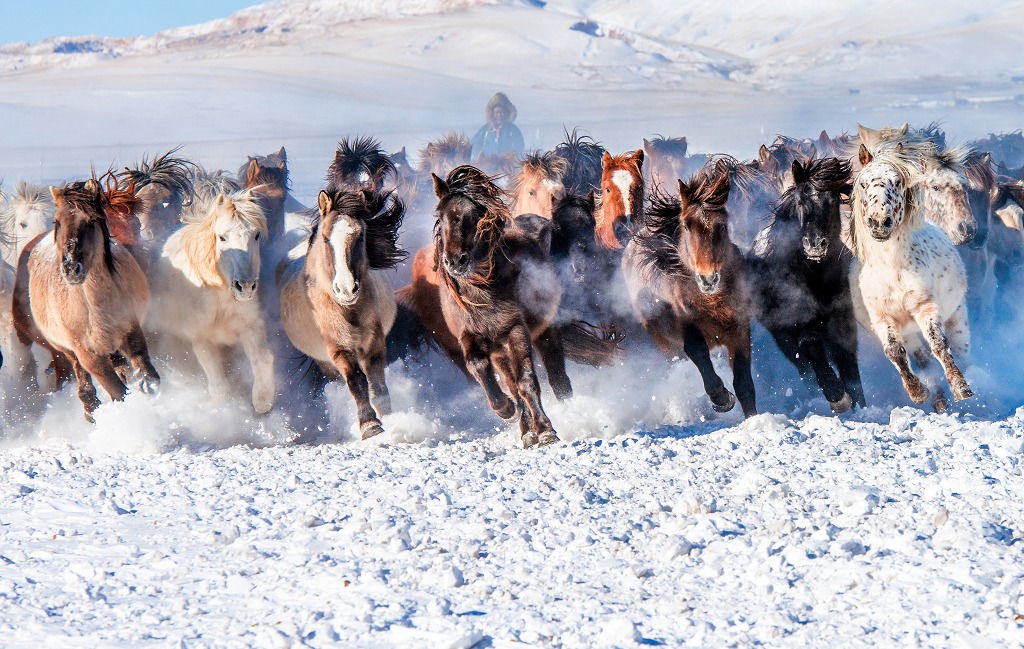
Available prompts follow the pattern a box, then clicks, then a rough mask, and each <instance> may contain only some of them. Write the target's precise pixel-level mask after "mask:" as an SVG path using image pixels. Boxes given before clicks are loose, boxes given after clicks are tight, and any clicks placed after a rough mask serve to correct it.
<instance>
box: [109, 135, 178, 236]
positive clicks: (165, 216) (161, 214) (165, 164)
mask: <svg viewBox="0 0 1024 649" xmlns="http://www.w3.org/2000/svg"><path fill="white" fill-rule="evenodd" d="M177 152H178V149H176V148H175V149H171V150H170V151H168V152H166V153H164V154H162V155H159V156H157V157H155V158H153V159H152V160H150V159H148V158H143V159H142V161H141V162H140V163H138V164H137V165H135V167H133V168H127V167H126V168H125V170H124V171H122V172H121V174H120V178H119V179H120V180H121V182H122V184H132V185H134V187H135V196H136V198H137V199H138V200H139V202H140V205H139V208H138V209H137V210H136V216H137V217H138V219H139V228H140V233H139V234H140V238H141V239H142V245H143V246H144V247H145V248H146V249H147V250H149V251H150V252H151V253H152V252H155V254H159V251H160V248H161V247H162V246H163V243H164V241H165V240H166V239H167V237H168V236H169V235H170V233H171V230H173V229H174V228H175V227H176V226H177V225H178V224H179V223H180V222H181V212H182V209H183V208H184V206H185V204H186V203H187V202H188V201H190V200H191V199H192V177H193V174H194V172H195V165H194V164H193V163H191V162H189V161H188V160H185V159H184V158H179V157H177V156H176V155H175V154H176V153H177Z"/></svg>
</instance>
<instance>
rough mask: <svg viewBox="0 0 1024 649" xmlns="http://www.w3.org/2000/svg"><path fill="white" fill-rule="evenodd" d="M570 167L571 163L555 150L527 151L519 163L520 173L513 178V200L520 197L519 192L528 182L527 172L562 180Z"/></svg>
mask: <svg viewBox="0 0 1024 649" xmlns="http://www.w3.org/2000/svg"><path fill="white" fill-rule="evenodd" d="M568 169H569V163H568V162H567V161H566V160H565V158H563V157H561V156H559V155H558V154H556V153H555V152H554V151H547V152H545V153H541V152H540V151H533V152H531V153H527V154H526V155H525V156H524V157H523V159H522V160H521V161H520V163H519V173H517V174H516V175H515V177H514V178H513V180H512V187H511V189H510V190H509V192H510V193H511V195H512V200H513V202H514V201H516V200H518V199H519V192H521V191H522V189H523V185H524V183H525V182H526V175H527V172H530V173H534V174H540V175H541V176H542V177H544V178H550V179H552V180H557V181H558V182H562V179H563V178H564V176H565V173H566V171H568Z"/></svg>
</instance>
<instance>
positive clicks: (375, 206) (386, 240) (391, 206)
mask: <svg viewBox="0 0 1024 649" xmlns="http://www.w3.org/2000/svg"><path fill="white" fill-rule="evenodd" d="M331 203H332V205H333V210H334V211H336V212H339V213H342V214H347V215H348V216H351V217H352V218H355V219H358V220H360V221H362V222H363V224H364V226H365V227H366V229H365V237H366V258H367V260H368V261H369V264H370V268H373V269H378V270H379V269H386V268H394V267H395V266H397V265H398V264H400V263H402V262H403V261H405V260H406V258H408V257H409V253H408V252H407V251H406V250H405V249H404V248H402V247H401V246H399V245H398V230H399V229H400V228H401V227H402V221H403V220H404V219H405V205H403V204H402V201H401V200H399V199H398V197H397V196H396V195H395V194H394V192H393V191H388V192H381V193H377V192H371V191H368V190H358V191H345V190H342V191H339V192H336V193H335V194H334V195H332V196H331ZM313 214H314V215H313V217H312V218H311V220H310V233H309V245H312V243H313V240H314V238H315V237H316V233H317V232H318V231H319V230H320V219H321V218H322V217H321V215H320V211H319V210H314V211H313Z"/></svg>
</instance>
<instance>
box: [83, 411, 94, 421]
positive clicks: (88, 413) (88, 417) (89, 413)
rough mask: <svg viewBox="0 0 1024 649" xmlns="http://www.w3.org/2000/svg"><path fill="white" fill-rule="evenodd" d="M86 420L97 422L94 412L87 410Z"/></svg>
mask: <svg viewBox="0 0 1024 649" xmlns="http://www.w3.org/2000/svg"><path fill="white" fill-rule="evenodd" d="M85 420H86V421H87V422H89V423H90V424H95V423H96V418H95V417H93V416H92V413H91V412H89V411H88V410H86V411H85Z"/></svg>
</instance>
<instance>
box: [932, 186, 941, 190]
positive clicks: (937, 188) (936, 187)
mask: <svg viewBox="0 0 1024 649" xmlns="http://www.w3.org/2000/svg"><path fill="white" fill-rule="evenodd" d="M932 189H933V190H935V191H939V190H940V189H942V188H941V187H939V186H938V185H932Z"/></svg>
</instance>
